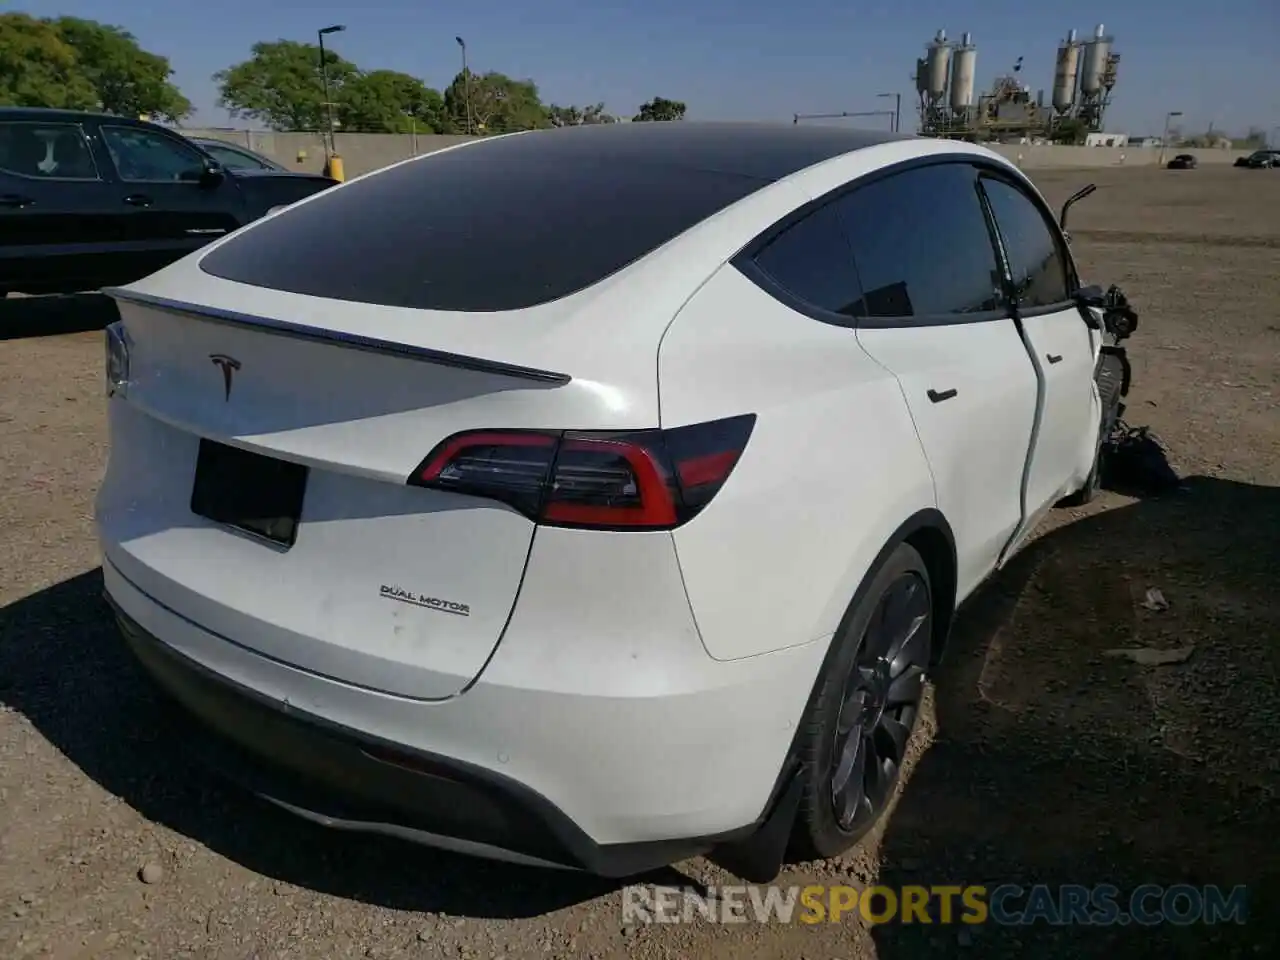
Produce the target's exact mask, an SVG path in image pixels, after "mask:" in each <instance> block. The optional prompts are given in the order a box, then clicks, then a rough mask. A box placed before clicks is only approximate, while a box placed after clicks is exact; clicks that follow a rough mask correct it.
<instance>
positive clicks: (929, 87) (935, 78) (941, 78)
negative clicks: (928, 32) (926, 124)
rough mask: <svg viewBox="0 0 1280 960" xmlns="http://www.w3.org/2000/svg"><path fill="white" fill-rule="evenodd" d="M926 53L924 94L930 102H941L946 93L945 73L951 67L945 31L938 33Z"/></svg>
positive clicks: (949, 47) (949, 46)
mask: <svg viewBox="0 0 1280 960" xmlns="http://www.w3.org/2000/svg"><path fill="white" fill-rule="evenodd" d="M928 51H929V52H928V55H927V56H926V57H925V68H926V69H925V88H924V89H925V93H927V94H928V95H929V99H931V100H941V99H942V98H943V97H944V96H945V95H946V92H947V73H948V71H949V69H950V67H951V44H950V43H948V42H947V32H946V31H945V30H939V31H938V36H937V37H936V38H934V41H933V43H931V44H929V47H928Z"/></svg>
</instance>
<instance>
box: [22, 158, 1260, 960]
mask: <svg viewBox="0 0 1280 960" xmlns="http://www.w3.org/2000/svg"><path fill="white" fill-rule="evenodd" d="M1090 179H1092V180H1093V181H1095V182H1097V183H1098V184H1099V186H1100V189H1099V191H1098V192H1097V193H1096V194H1095V195H1094V196H1093V197H1091V198H1089V199H1088V200H1086V201H1084V202H1083V203H1082V204H1080V205H1079V206H1078V207H1077V208H1076V210H1075V212H1074V213H1073V219H1072V224H1071V227H1072V232H1073V234H1074V238H1075V246H1076V249H1077V253H1078V256H1079V258H1080V259H1081V263H1082V272H1083V273H1084V275H1085V277H1086V278H1087V279H1089V280H1093V281H1096V282H1100V283H1102V284H1104V285H1105V284H1107V283H1109V282H1118V283H1120V284H1121V285H1122V286H1124V287H1125V289H1126V291H1127V292H1128V293H1129V295H1130V297H1131V299H1132V300H1133V302H1134V304H1135V305H1136V306H1137V307H1138V309H1139V311H1140V312H1141V317H1142V325H1141V327H1140V329H1139V331H1138V334H1137V335H1136V336H1135V338H1134V339H1133V341H1132V345H1133V351H1134V354H1135V357H1134V360H1135V381H1136V386H1135V389H1134V392H1133V393H1132V394H1131V396H1130V409H1129V413H1128V417H1127V419H1128V420H1129V421H1130V422H1131V423H1135V424H1150V425H1152V426H1153V427H1154V428H1155V430H1156V431H1157V432H1158V433H1159V434H1160V435H1161V436H1162V437H1163V438H1164V439H1165V440H1166V441H1167V443H1168V444H1169V446H1170V448H1171V460H1172V462H1173V464H1174V466H1175V467H1176V468H1177V470H1178V471H1179V473H1180V474H1181V475H1182V476H1183V477H1185V484H1184V487H1183V489H1182V490H1181V491H1180V492H1179V493H1176V494H1173V495H1170V496H1168V497H1166V498H1162V499H1160V500H1147V501H1139V500H1134V499H1132V498H1128V497H1122V496H1120V495H1118V494H1115V493H1107V494H1106V495H1104V496H1103V497H1102V498H1101V500H1100V502H1098V503H1095V504H1094V505H1092V506H1091V507H1090V508H1088V509H1085V510H1079V511H1062V512H1059V513H1057V514H1056V515H1055V516H1054V517H1053V518H1052V520H1051V521H1050V523H1049V524H1047V525H1046V528H1045V529H1044V530H1043V531H1042V533H1041V535H1040V536H1039V537H1038V539H1037V540H1036V541H1035V542H1034V543H1033V544H1032V545H1031V546H1030V547H1029V548H1028V549H1027V550H1026V551H1025V552H1024V553H1023V554H1022V555H1021V556H1019V557H1018V558H1017V559H1016V560H1015V561H1014V562H1013V563H1012V564H1011V567H1010V569H1008V570H1006V571H1005V572H1004V573H1003V574H1002V575H1000V576H999V577H998V578H996V580H995V581H994V582H993V583H991V584H990V585H989V586H988V587H987V588H985V589H984V590H983V591H982V592H981V595H980V596H978V597H977V598H975V599H974V600H973V601H972V602H971V603H970V604H969V605H968V607H967V609H966V610H965V611H964V612H963V614H962V616H961V618H960V621H959V623H958V624H957V630H956V637H955V640H954V641H953V643H952V646H951V649H950V661H949V663H948V664H947V666H946V668H945V669H944V670H943V671H942V673H941V675H940V676H939V677H938V678H937V687H936V689H935V692H934V697H933V702H932V710H931V715H930V718H929V722H928V723H927V724H926V725H925V729H924V730H922V733H921V736H920V737H919V740H918V744H917V746H918V750H917V760H916V763H915V767H914V770H913V772H912V776H911V778H910V780H909V782H908V783H907V785H906V788H905V790H904V792H903V794H902V796H901V798H900V801H899V804H898V806H897V809H896V811H895V813H894V815H893V817H892V818H891V819H890V821H889V823H888V826H887V828H885V830H884V831H883V833H882V835H880V836H877V837H876V838H874V839H873V841H871V842H869V843H868V844H867V845H865V846H864V848H863V849H862V850H860V851H859V852H857V853H856V854H854V855H851V856H849V857H848V858H846V859H845V860H844V861H841V862H838V863H832V864H823V865H812V864H797V865H793V866H792V867H790V868H788V870H787V872H786V873H785V874H784V876H783V878H782V879H781V881H780V882H782V883H806V882H821V883H838V882H842V883H850V882H857V883H872V882H877V883H883V884H891V885H893V884H904V883H924V884H943V883H957V884H958V883H987V884H992V885H994V884H998V883H1003V882H1017V883H1023V884H1028V883H1032V882H1039V881H1042V882H1048V883H1081V884H1095V883H1114V884H1116V885H1117V886H1119V887H1121V888H1122V889H1123V888H1129V887H1132V886H1134V885H1137V884H1140V883H1179V882H1187V883H1194V884H1207V883H1218V884H1225V885H1228V886H1232V885H1235V884H1239V883H1243V884H1248V885H1249V886H1250V890H1251V908H1250V912H1251V916H1252V917H1253V918H1254V919H1253V921H1252V922H1251V923H1249V924H1248V925H1246V926H1244V927H1238V926H1229V927H1222V926H1219V927H1206V926H1193V927H1183V928H1178V927H1174V926H1169V925H1165V926H1161V927H1157V928H1137V927H1129V926H1116V927H1110V928H1106V929H1099V928H1092V929H1086V928H1079V927H1077V928H1070V929H1068V928H1062V927H1057V928H1055V927H1050V926H1045V925H1037V926H1031V927H1023V928H1008V927H1006V928H999V927H995V926H987V927H983V928H979V929H974V928H966V929H964V930H960V929H959V928H957V927H940V926H937V925H934V926H931V927H926V926H920V925H915V926H908V927H899V926H894V925H887V926H882V927H873V928H870V929H868V928H865V927H864V926H863V925H861V924H860V923H859V922H858V921H857V920H856V919H848V920H846V921H845V922H842V923H840V924H834V925H833V924H822V925H817V926H805V925H800V924H796V925H781V924H772V925H756V924H750V925H735V926H724V925H714V924H711V923H707V922H698V923H695V924H693V925H680V926H665V925H663V926H641V927H638V928H624V927H623V923H622V919H621V901H622V895H621V892H620V888H619V887H618V885H616V884H610V883H606V882H600V881H596V880H593V879H590V878H582V877H576V876H573V875H567V874H558V873H551V872H539V871H534V870H528V869H522V868H515V867H508V866H503V865H496V864H489V863H484V862H480V861H475V860H470V859H465V858H460V857H455V856H450V855H446V854H442V853H435V852H431V851H425V850H420V849H416V848H411V847H407V846H404V845H401V844H398V843H394V842H390V841H375V840H369V839H364V838H355V837H351V836H346V835H342V834H337V833H331V832H327V831H324V830H322V829H320V828H318V827H312V826H310V825H308V824H305V823H301V822H297V821H295V820H294V819H292V818H290V817H288V816H286V815H285V814H282V813H278V812H276V811H274V809H272V808H269V807H268V806H267V805H266V804H264V803H262V802H259V801H257V800H255V799H253V798H250V797H247V796H244V795H242V794H241V793H239V792H237V791H235V790H234V789H231V788H228V787H225V786H223V785H222V784H221V783H219V782H218V781H216V780H214V779H212V778H211V777H210V776H209V775H208V774H206V773H205V772H203V771H202V770H201V769H200V768H198V767H197V766H195V765H193V764H192V763H191V762H190V760H189V759H188V757H187V755H186V751H185V750H184V745H183V740H182V738H181V736H180V735H179V734H178V733H177V728H176V727H175V726H174V724H173V723H172V721H171V714H170V712H169V707H168V706H167V705H166V703H165V702H164V701H163V700H161V699H160V698H159V697H158V696H157V695H156V694H155V693H154V692H153V690H152V688H151V687H150V686H149V685H148V684H147V683H146V682H145V681H144V680H143V679H142V678H141V677H140V676H139V674H138V673H137V671H136V670H135V669H134V667H133V665H132V663H131V662H130V661H129V659H128V658H127V657H126V656H125V654H124V651H123V649H122V646H121V645H120V644H119V643H118V642H117V641H116V638H115V635H114V633H113V628H112V627H111V625H110V623H109V620H108V615H107V610H106V608H105V606H104V605H103V603H102V601H101V600H100V599H99V589H100V573H99V570H98V555H97V550H96V546H95V543H94V539H93V534H92V526H91V513H92V498H93V493H94V489H95V485H96V483H97V481H98V479H99V477H100V472H101V469H102V465H103V459H104V455H105V437H104V431H103V399H102V393H101V388H100V381H101V373H100V369H101V355H102V343H101V340H102V338H101V334H100V333H98V332H94V330H93V329H92V328H93V327H94V326H101V322H102V318H103V316H104V315H106V314H107V313H108V310H107V309H106V308H104V305H103V304H102V303H101V302H98V301H96V300H95V299H94V298H92V297H82V298H73V299H71V300H69V301H63V302H59V301H53V300H43V299H41V300H14V301H9V302H8V303H5V304H0V338H3V342H0V956H4V957H6V958H15V960H16V958H20V957H29V956H31V957H33V956H42V957H44V956H52V957H58V958H63V960H69V958H73V957H104V958H135V957H148V958H156V960H174V958H179V957H200V958H228V960H244V958H247V957H255V958H257V957H261V958H286V957H287V958H298V960H302V958H316V957H357V958H358V957H369V958H392V957H442V956H457V957H488V956H510V957H531V956H547V957H556V956H565V957H567V956H575V957H578V956H581V957H597V958H606V957H619V958H620V957H627V956H639V957H655V958H656V957H686V956H689V957H692V956H702V957H708V958H725V960H730V958H732V960H751V958H765V957H779V958H802V957H807V958H833V957H846V958H847V957H859V958H862V957H873V956H877V957H880V958H910V957H917V956H921V957H930V956H948V955H952V954H954V953H956V952H960V951H965V950H968V951H970V952H975V951H976V952H980V953H981V954H983V955H984V956H989V957H1002V956H1007V957H1020V956H1035V957H1062V958H1068V957H1081V956H1107V955H1113V954H1114V955H1120V954H1121V953H1122V952H1123V953H1124V954H1128V955H1130V956H1159V957H1162V958H1168V957H1192V956H1213V957H1230V956H1263V955H1270V956H1280V940H1278V939H1277V937H1276V934H1275V932H1274V931H1275V925H1274V924H1268V923H1266V921H1265V920H1264V919H1262V918H1263V916H1264V914H1265V913H1267V912H1268V911H1269V910H1270V909H1273V908H1275V907H1277V906H1280V844H1277V842H1276V833H1277V830H1278V829H1280V799H1278V798H1277V788H1278V787H1280V758H1278V755H1277V752H1276V749H1275V744H1276V741H1277V736H1276V732H1277V725H1278V724H1280V597H1277V594H1276V591H1275V589H1274V583H1275V574H1276V571H1277V570H1280V546H1277V544H1278V542H1280V360H1278V357H1280V219H1278V218H1277V216H1276V211H1277V210H1280V175H1277V174H1276V173H1274V172H1271V171H1244V170H1233V169H1215V168H1213V167H1203V168H1201V169H1200V170H1194V171H1180V172H1179V171H1172V172H1171V171H1162V170H1149V169H1127V170H1125V169H1107V170H1095V171H1088V172H1084V171H1082V172H1072V171H1045V172H1043V173H1040V174H1037V180H1038V181H1039V182H1040V183H1041V184H1042V186H1043V187H1044V189H1045V190H1046V192H1048V193H1049V194H1050V197H1051V199H1054V200H1055V201H1060V200H1061V199H1062V198H1065V196H1067V195H1068V194H1069V193H1070V192H1071V191H1072V190H1073V189H1074V188H1075V187H1077V186H1079V185H1080V184H1082V183H1084V182H1088V180H1090ZM76 327H80V328H82V331H83V330H88V332H68V331H73V330H74V329H75V328H76ZM1150 587H1156V588H1158V589H1159V590H1161V591H1162V592H1163V594H1164V596H1165V597H1166V598H1167V599H1168V601H1169V603H1170V607H1169V609H1167V610H1163V611H1159V612H1153V611H1149V610H1147V609H1145V608H1144V607H1143V606H1142V603H1141V601H1142V599H1143V597H1144V596H1145V594H1146V591H1147V589H1148V588H1150ZM1188 644H1193V645H1194V651H1193V653H1192V655H1191V657H1190V659H1189V660H1187V661H1186V662H1185V663H1182V664H1178V665H1173V666H1163V667H1143V666H1138V665H1136V664H1133V663H1129V662H1127V661H1122V660H1117V659H1113V658H1108V657H1105V656H1103V651H1105V650H1107V649H1109V648H1114V647H1122V646H1129V645H1148V646H1156V647H1181V646H1185V645H1188ZM144 866H145V867H147V877H146V879H147V880H151V881H154V882H150V883H145V882H143V880H142V879H141V878H140V876H139V872H140V871H141V870H142V868H143V867H144ZM648 879H649V880H653V881H655V882H661V883H686V882H689V881H690V880H692V881H696V882H703V883H733V882H734V881H733V880H732V879H731V878H729V877H727V876H726V875H724V874H723V873H721V872H720V871H719V870H718V869H717V868H716V867H714V866H713V865H711V864H709V863H707V862H705V861H702V860H697V861H692V862H689V863H685V864H681V865H679V866H678V868H676V869H673V870H671V871H667V872H664V873H663V874H662V875H660V876H657V877H652V878H648Z"/></svg>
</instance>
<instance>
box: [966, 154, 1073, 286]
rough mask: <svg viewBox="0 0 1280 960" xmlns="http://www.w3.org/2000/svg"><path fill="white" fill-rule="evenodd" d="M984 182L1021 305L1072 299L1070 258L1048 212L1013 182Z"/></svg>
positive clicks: (986, 178) (985, 180)
mask: <svg viewBox="0 0 1280 960" xmlns="http://www.w3.org/2000/svg"><path fill="white" fill-rule="evenodd" d="M982 186H983V189H984V190H985V191H986V194H987V199H988V201H989V202H990V203H991V212H992V214H993V215H994V216H995V221H996V228H997V229H998V230H999V231H1000V239H1001V240H1002V241H1003V243H1004V249H1005V256H1006V257H1007V258H1008V260H1009V273H1010V275H1011V277H1012V280H1013V289H1014V292H1015V294H1016V295H1017V297H1018V302H1019V305H1020V306H1022V307H1026V308H1034V307H1047V306H1050V305H1053V304H1059V303H1062V302H1064V301H1066V300H1069V299H1070V293H1069V288H1068V281H1067V269H1066V260H1065V257H1064V256H1063V253H1062V247H1061V245H1060V243H1059V242H1058V238H1057V236H1056V234H1055V232H1054V230H1053V229H1052V228H1051V227H1050V226H1049V223H1048V221H1047V220H1046V218H1045V215H1044V213H1043V212H1041V210H1040V208H1039V207H1038V206H1036V204H1035V202H1034V201H1032V199H1031V198H1030V197H1028V196H1027V195H1026V194H1025V193H1023V192H1022V191H1021V190H1019V189H1018V188H1017V187H1015V186H1013V185H1012V184H1010V183H1006V182H1005V181H1003V180H994V179H991V178H988V177H984V178H983V180H982Z"/></svg>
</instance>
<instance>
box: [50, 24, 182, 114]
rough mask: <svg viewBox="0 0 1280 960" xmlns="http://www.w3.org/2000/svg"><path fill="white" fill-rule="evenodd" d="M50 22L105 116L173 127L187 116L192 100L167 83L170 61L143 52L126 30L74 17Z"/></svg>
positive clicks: (169, 75)
mask: <svg viewBox="0 0 1280 960" xmlns="http://www.w3.org/2000/svg"><path fill="white" fill-rule="evenodd" d="M50 22H51V23H52V25H53V27H54V28H55V29H56V30H57V31H58V34H59V36H61V37H62V40H63V42H64V43H66V44H67V46H69V47H70V48H71V49H72V50H74V51H75V55H76V63H77V66H78V69H79V71H80V73H81V74H82V75H83V76H84V77H85V78H86V79H88V81H89V83H90V84H92V85H93V88H94V89H95V90H96V91H97V100H98V102H99V103H101V104H102V109H103V110H105V111H106V112H108V113H114V114H118V115H120V116H133V117H136V116H139V115H141V114H148V115H151V116H153V117H161V118H163V119H165V120H172V121H175V122H176V121H178V120H181V119H182V118H183V117H185V116H188V115H189V114H190V113H191V109H192V108H191V101H190V100H188V99H187V98H186V97H184V96H183V95H182V91H181V90H179V89H178V88H177V87H176V86H175V85H174V84H173V83H172V82H171V81H170V80H169V78H170V77H171V76H172V75H173V69H172V68H171V67H170V66H169V61H168V59H167V58H165V57H162V56H160V55H159V54H155V53H150V52H149V51H146V50H143V49H142V48H141V47H140V46H138V41H137V39H136V38H135V37H134V36H133V34H131V33H129V32H128V31H127V30H124V29H122V28H121V27H113V26H110V25H109V24H104V23H97V22H95V21H93V20H81V19H79V18H77V17H59V18H57V19H56V20H52V21H50Z"/></svg>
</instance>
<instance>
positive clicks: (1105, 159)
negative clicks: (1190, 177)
mask: <svg viewBox="0 0 1280 960" xmlns="http://www.w3.org/2000/svg"><path fill="white" fill-rule="evenodd" d="M183 132H184V133H186V134H187V135H188V136H193V137H211V138H215V139H218V140H226V141H228V142H230V143H236V144H240V145H241V146H246V147H249V148H250V149H251V150H256V151H258V152H259V153H263V154H266V155H267V156H269V157H271V158H272V159H273V160H275V161H276V162H278V163H282V164H284V165H285V166H286V167H289V168H290V169H291V170H307V171H311V172H314V173H319V172H320V170H321V168H322V167H323V166H324V141H323V140H321V138H320V135H319V134H314V133H269V132H268V133H262V132H258V131H250V130H184V131H183ZM470 139H471V138H470V137H466V136H438V135H435V134H421V135H419V136H417V137H416V138H415V137H413V136H410V135H409V134H396V133H339V134H338V135H337V137H336V140H337V146H338V154H339V155H340V156H341V157H342V161H343V166H344V168H345V170H346V175H347V177H348V178H350V177H357V176H359V175H360V174H362V173H368V172H369V171H371V170H377V169H378V168H379V167H385V166H387V165H388V164H392V163H396V162H398V161H400V160H407V159H408V158H409V157H412V156H416V155H418V154H423V153H431V152H433V151H435V150H441V149H443V148H444V147H448V146H452V145H453V144H455V143H462V142H464V141H466V140H470ZM995 149H996V151H997V152H999V153H1001V154H1003V155H1004V156H1006V157H1008V158H1009V159H1010V160H1015V161H1018V162H1019V163H1020V165H1021V166H1023V167H1026V168H1028V169H1036V168H1041V169H1043V168H1045V167H1113V166H1121V165H1123V166H1126V167H1140V166H1149V165H1152V164H1155V163H1157V162H1159V159H1160V150H1159V148H1152V147H1129V148H1124V147H1059V146H1044V147H1032V146H1021V145H1009V146H1004V145H1001V146H997V147H996V148H995ZM1175 153H1189V154H1191V155H1192V156H1194V157H1197V158H1198V159H1199V160H1200V162H1201V163H1203V164H1210V163H1215V164H1216V163H1232V162H1233V161H1234V160H1235V158H1236V157H1243V156H1245V155H1247V154H1248V153H1249V151H1247V150H1186V149H1181V148H1175V147H1169V148H1167V149H1166V150H1165V159H1166V160H1168V159H1169V158H1170V157H1171V156H1173V155H1174V154H1175ZM300 155H302V159H299V156H300ZM1019 157H1021V160H1019V159H1018V158H1019Z"/></svg>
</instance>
